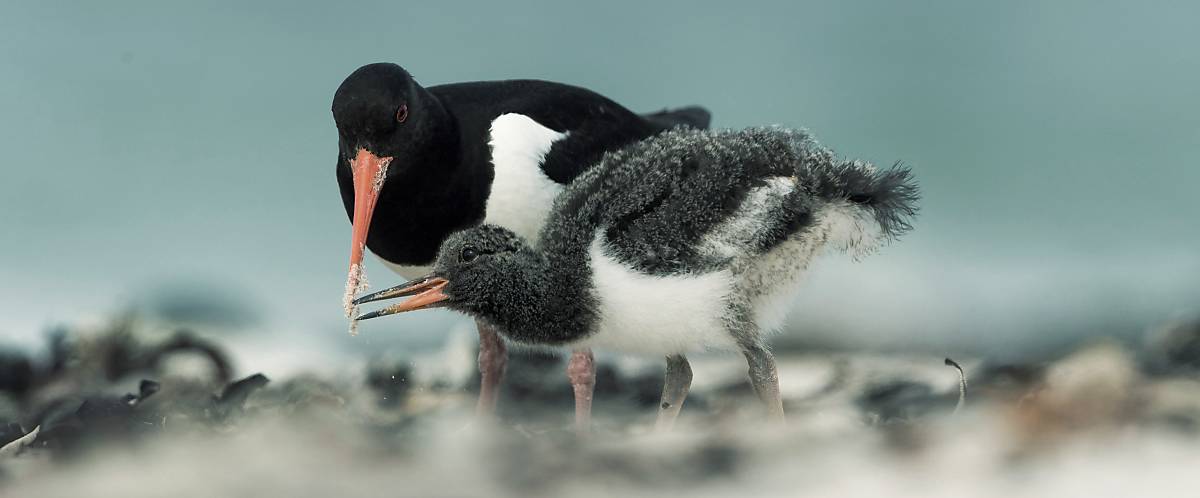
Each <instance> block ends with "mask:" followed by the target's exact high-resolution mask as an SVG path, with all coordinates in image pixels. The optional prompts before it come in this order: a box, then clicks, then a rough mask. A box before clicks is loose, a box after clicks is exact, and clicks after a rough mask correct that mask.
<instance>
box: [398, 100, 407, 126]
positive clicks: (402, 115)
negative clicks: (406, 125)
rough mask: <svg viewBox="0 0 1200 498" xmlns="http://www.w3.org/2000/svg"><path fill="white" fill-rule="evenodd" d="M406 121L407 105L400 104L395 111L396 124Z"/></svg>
mask: <svg viewBox="0 0 1200 498" xmlns="http://www.w3.org/2000/svg"><path fill="white" fill-rule="evenodd" d="M407 119H408V104H400V108H398V109H396V122H397V123H403V122H404V121H405V120H407Z"/></svg>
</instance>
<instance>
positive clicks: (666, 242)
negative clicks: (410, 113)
mask: <svg viewBox="0 0 1200 498" xmlns="http://www.w3.org/2000/svg"><path fill="white" fill-rule="evenodd" d="M917 200H918V190H917V187H916V185H915V182H914V181H913V179H912V176H911V173H910V171H909V170H908V169H907V168H904V167H901V166H895V167H892V168H891V169H886V170H881V169H876V168H875V167H873V166H871V165H870V164H868V163H865V162H861V161H847V160H842V159H838V158H837V157H835V156H834V155H833V154H832V153H831V152H830V151H828V150H826V149H824V148H822V147H821V146H819V145H817V144H816V143H815V142H814V141H813V140H812V139H811V138H810V137H809V136H808V135H807V134H805V133H804V132H799V131H790V130H786V129H781V128H760V129H749V130H745V131H716V132H709V131H696V130H675V131H670V132H667V133H664V134H662V135H659V136H657V137H652V138H649V139H646V140H644V141H642V142H640V143H638V144H635V145H633V146H630V147H628V148H625V149H622V150H621V151H619V152H616V153H613V154H610V155H607V156H605V157H604V159H603V160H602V161H601V162H600V164H599V165H597V166H596V167H594V168H592V169H590V170H588V171H587V172H585V173H584V174H583V175H581V176H580V178H579V179H577V180H576V181H575V182H574V183H572V184H571V186H570V187H568V188H567V189H566V191H565V192H564V193H563V194H562V195H561V196H559V198H558V200H557V201H556V203H555V205H554V209H553V211H552V212H551V213H550V215H549V220H548V221H547V223H546V227H545V228H544V229H543V230H542V232H541V234H540V237H539V238H538V239H537V240H536V242H533V241H530V240H528V239H526V238H524V237H522V236H521V235H520V234H517V233H514V232H513V231H512V230H508V229H506V228H502V227H498V226H493V225H483V226H480V227H475V228H471V229H468V230H464V231H461V232H458V233H455V234H453V235H451V236H450V237H449V238H448V239H447V240H446V242H445V244H444V245H443V246H442V248H441V250H440V253H439V255H438V259H437V263H436V264H435V266H434V268H433V271H432V272H431V273H430V274H428V275H426V276H424V277H421V278H419V279H416V280H414V281H411V282H408V283H405V284H403V285H401V286H398V287H394V288H392V289H388V290H385V291H381V292H377V293H375V294H372V295H368V296H364V297H362V298H360V299H359V300H358V301H357V302H359V303H365V302H369V301H375V300H380V299H388V298H393V297H400V296H412V297H410V298H409V299H407V300H405V301H403V302H401V303H399V304H396V305H393V306H391V307H388V308H385V309H382V310H379V311H376V312H373V313H367V314H364V315H362V316H361V317H359V319H368V318H373V317H378V316H384V315H389V314H393V313H399V312H404V311H412V310H417V309H425V308H433V307H446V308H449V309H453V310H457V311H460V312H463V313H467V314H469V315H473V316H475V317H476V318H478V319H479V320H480V321H482V322H485V323H488V324H493V325H495V326H496V327H497V328H498V330H499V331H500V333H502V334H504V335H505V336H506V337H508V338H509V339H511V340H513V341H516V342H519V343H528V344H542V345H553V346H568V347H572V348H591V347H597V348H611V349H613V350H617V351H624V352H633V353H654V354H661V355H665V356H666V359H667V373H666V380H665V382H664V386H663V391H662V403H661V409H660V411H659V416H658V423H657V426H658V427H659V428H663V429H665V428H669V427H670V426H671V424H672V423H673V421H674V420H675V417H676V415H677V414H678V413H679V409H680V406H681V404H682V403H683V400H684V398H685V397H686V395H687V391H688V387H689V385H690V383H691V368H690V367H689V365H688V361H687V359H686V357H685V356H684V355H685V354H686V353H689V352H695V351H702V350H709V349H729V350H737V351H741V353H742V354H744V355H745V357H746V360H747V362H748V364H749V367H750V368H749V375H750V381H751V384H752V385H753V387H754V390H755V392H756V393H757V394H758V396H759V397H760V398H761V399H762V401H763V402H764V403H766V406H767V410H768V413H769V414H770V416H771V417H772V418H773V419H777V420H780V421H782V420H783V418H784V413H783V405H782V402H781V400H780V395H779V381H778V377H777V374H776V368H775V360H774V358H773V357H772V355H771V353H770V352H769V351H768V349H767V345H766V342H765V337H764V333H765V332H766V331H770V330H773V329H776V328H777V327H778V326H779V325H780V324H781V323H780V322H781V320H782V318H783V312H784V311H785V310H786V306H787V305H788V303H789V301H790V299H789V298H790V297H791V296H792V294H793V292H794V291H795V290H796V287H797V286H796V283H797V280H798V278H799V277H800V276H801V274H802V273H803V272H804V270H805V269H806V268H807V267H808V265H809V264H810V263H811V262H812V261H813V258H814V257H815V256H817V255H818V254H820V253H822V252H824V250H825V249H834V250H839V251H849V252H851V253H853V254H854V255H855V257H860V256H863V255H865V254H867V253H870V252H872V251H874V250H876V249H877V248H879V247H880V246H881V245H883V244H884V243H886V242H889V241H892V240H894V239H896V238H897V237H899V236H900V235H901V234H903V233H904V232H906V231H908V230H909V229H910V228H911V225H910V220H911V218H912V217H913V215H914V214H915V212H916V206H915V204H916V201H917ZM592 368H593V367H592V365H591V358H590V357H584V356H582V355H578V354H577V355H574V356H573V357H572V360H571V367H570V370H571V371H572V372H573V373H575V374H576V375H573V377H572V380H573V381H574V380H576V379H577V378H578V379H585V378H586V377H587V373H588V371H589V370H590V369H592ZM576 392H577V398H576V405H577V408H578V409H579V412H583V413H586V411H587V410H588V409H589V408H590V397H587V396H579V394H587V393H586V392H581V391H580V390H577V391H576ZM577 423H578V424H580V427H579V428H580V429H582V430H586V423H587V419H586V417H584V418H577Z"/></svg>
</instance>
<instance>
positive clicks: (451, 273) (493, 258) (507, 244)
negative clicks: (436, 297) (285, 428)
mask: <svg viewBox="0 0 1200 498" xmlns="http://www.w3.org/2000/svg"><path fill="white" fill-rule="evenodd" d="M542 263H543V260H542V257H541V254H540V253H538V252H537V251H535V250H534V249H532V248H531V247H530V246H529V245H528V244H527V243H526V242H525V240H524V239H522V238H521V237H520V236H518V235H517V234H515V233H513V232H511V231H509V230H508V229H505V228H503V227H499V226H496V225H480V226H477V227H474V228H469V229H467V230H463V231H461V232H456V233H454V234H452V235H450V237H449V238H447V239H446V241H445V242H443V243H442V248H441V249H440V250H439V251H438V258H437V262H436V263H434V268H433V274H434V275H437V276H438V277H441V278H444V279H446V280H447V281H448V282H449V283H448V284H447V285H446V295H448V296H449V297H450V300H449V302H448V303H447V305H446V306H447V307H449V308H452V309H456V310H458V311H462V312H465V313H472V314H477V315H479V314H483V315H489V314H491V312H492V311H495V310H497V309H501V308H503V309H512V308H514V307H518V305H517V304H516V303H515V300H526V301H527V300H528V298H529V297H530V296H524V297H518V295H520V294H523V293H527V292H529V291H530V289H529V288H528V287H529V285H528V284H529V283H530V282H527V280H529V279H531V278H536V275H537V274H538V272H535V271H532V270H534V269H536V268H538V267H539V266H540V265H541V264H542Z"/></svg>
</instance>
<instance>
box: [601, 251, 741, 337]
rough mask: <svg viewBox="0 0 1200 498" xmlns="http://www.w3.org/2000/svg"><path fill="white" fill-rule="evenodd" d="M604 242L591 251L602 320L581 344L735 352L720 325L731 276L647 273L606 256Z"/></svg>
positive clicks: (722, 320) (727, 333) (728, 274)
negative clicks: (658, 274) (732, 350)
mask: <svg viewBox="0 0 1200 498" xmlns="http://www.w3.org/2000/svg"><path fill="white" fill-rule="evenodd" d="M602 239H603V237H602V236H601V235H599V234H597V236H596V238H595V239H593V241H592V247H591V251H590V256H591V265H592V285H593V286H594V288H595V292H596V294H595V297H596V300H597V301H598V310H599V316H600V320H599V322H598V323H597V327H596V330H595V332H593V333H592V334H591V335H589V336H588V337H587V338H586V339H584V340H582V341H580V342H579V343H578V344H579V346H584V347H597V348H603V349H610V350H615V351H624V352H630V353H647V354H664V355H665V354H673V353H683V352H694V351H703V350H705V349H725V350H729V349H736V347H737V344H736V342H735V341H734V339H733V336H732V335H730V333H729V332H728V331H727V329H726V327H725V322H724V318H725V314H726V309H727V308H726V306H725V303H726V299H727V297H728V295H729V292H730V290H731V289H730V288H731V284H732V275H731V274H730V273H729V272H727V271H720V272H714V273H706V274H703V275H673V276H665V277H664V276H656V275H647V274H645V273H641V272H638V271H637V270H635V269H633V268H630V267H628V266H626V265H624V264H622V263H621V262H620V261H618V260H617V259H615V258H613V257H612V256H610V255H609V254H608V251H607V250H606V248H605V244H604V242H603V240H602Z"/></svg>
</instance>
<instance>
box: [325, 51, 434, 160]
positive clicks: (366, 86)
mask: <svg viewBox="0 0 1200 498" xmlns="http://www.w3.org/2000/svg"><path fill="white" fill-rule="evenodd" d="M431 98H432V97H430V96H429V94H428V93H426V92H425V91H424V89H423V88H421V85H419V84H418V83H417V82H416V80H414V79H413V78H412V75H410V74H409V73H408V71H405V70H404V68H402V67H400V66H398V65H396V64H390V63H383V62H381V63H376V64H368V65H366V66H363V67H360V68H358V69H357V70H355V71H354V72H353V73H350V76H347V77H346V80H345V81H343V82H342V85H341V86H339V87H338V89H337V92H336V93H334V94H333V120H334V121H335V122H336V123H337V129H338V135H339V136H340V138H341V140H340V146H341V152H342V154H343V156H344V157H346V158H353V157H355V155H356V154H357V150H358V149H360V148H361V149H366V150H367V151H368V152H371V153H372V154H374V155H376V156H379V157H404V156H405V153H406V151H407V150H408V149H409V148H410V146H412V145H414V144H420V143H421V142H422V141H423V140H425V139H427V138H428V137H427V134H428V133H429V132H430V131H431V126H430V119H429V116H428V113H427V112H426V109H427V107H428V106H427V104H428V102H427V101H428V100H430V99H431Z"/></svg>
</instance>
